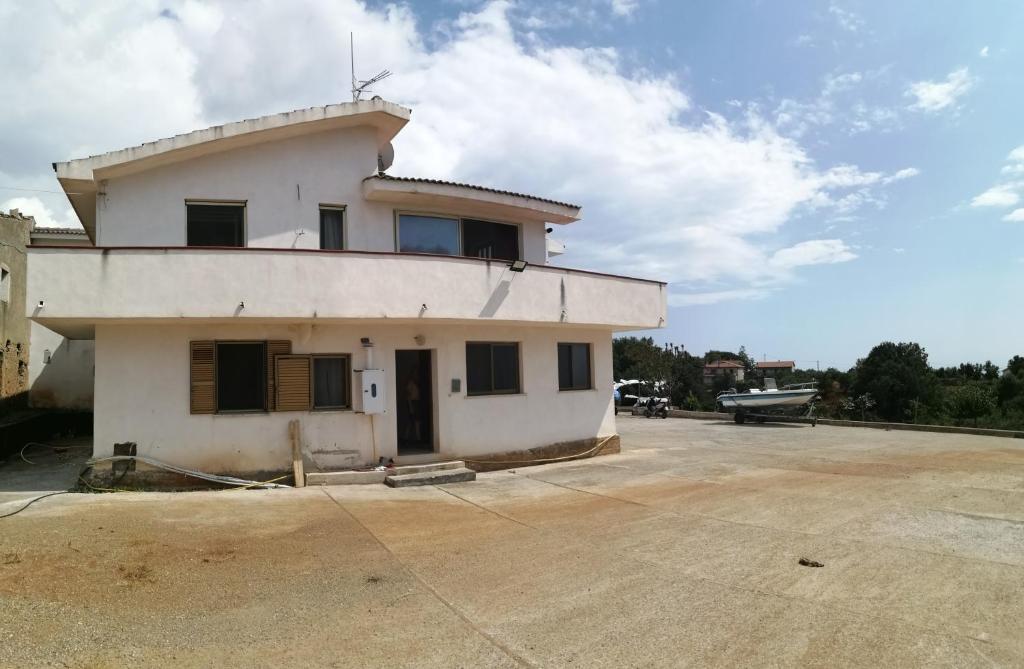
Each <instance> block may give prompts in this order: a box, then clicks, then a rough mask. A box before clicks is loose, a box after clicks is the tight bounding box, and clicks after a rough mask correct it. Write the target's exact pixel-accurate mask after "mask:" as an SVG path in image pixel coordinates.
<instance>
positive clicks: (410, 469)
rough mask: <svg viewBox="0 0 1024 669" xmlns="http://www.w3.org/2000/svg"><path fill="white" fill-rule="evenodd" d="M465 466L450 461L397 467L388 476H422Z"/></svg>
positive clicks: (455, 461) (456, 461) (462, 463)
mask: <svg viewBox="0 0 1024 669" xmlns="http://www.w3.org/2000/svg"><path fill="white" fill-rule="evenodd" d="M465 466H466V463H465V462H463V461H462V460H450V461H448V462H429V463H427V464H423V465H399V466H398V467H393V468H392V471H390V472H388V473H389V474H394V475H403V474H422V473H423V472H439V471H444V470H445V469H461V468H463V467H465Z"/></svg>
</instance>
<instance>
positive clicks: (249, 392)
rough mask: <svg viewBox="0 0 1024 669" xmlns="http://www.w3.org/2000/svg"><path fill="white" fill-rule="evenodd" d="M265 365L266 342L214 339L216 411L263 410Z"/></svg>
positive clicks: (264, 404)
mask: <svg viewBox="0 0 1024 669" xmlns="http://www.w3.org/2000/svg"><path fill="white" fill-rule="evenodd" d="M266 365H267V345H266V342H262V341H260V342H236V341H231V342H217V357H216V378H217V411H218V412H241V411H266V410H267V367H266Z"/></svg>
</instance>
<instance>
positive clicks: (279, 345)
mask: <svg viewBox="0 0 1024 669" xmlns="http://www.w3.org/2000/svg"><path fill="white" fill-rule="evenodd" d="M291 352H292V343H291V342H290V341H288V340H287V339H271V340H270V341H268V342H267V410H268V411H274V407H275V405H276V401H277V391H276V389H275V388H276V386H275V383H274V377H275V376H276V370H277V365H276V364H274V358H275V357H276V356H279V355H289V354H290V353H291Z"/></svg>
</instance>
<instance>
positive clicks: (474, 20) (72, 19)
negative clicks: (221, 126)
mask: <svg viewBox="0 0 1024 669" xmlns="http://www.w3.org/2000/svg"><path fill="white" fill-rule="evenodd" d="M0 19H3V21H4V23H5V24H7V25H17V26H19V30H18V31H14V32H13V33H12V34H10V35H9V36H8V39H9V40H10V41H11V44H9V46H8V48H7V49H5V50H4V52H3V53H2V54H0V84H2V85H3V86H4V89H5V90H7V91H18V95H17V96H16V97H17V104H9V105H6V106H5V107H4V109H2V110H0V186H5V187H8V189H7V190H0V207H3V208H9V207H11V206H18V207H20V208H21V209H22V210H24V211H29V212H31V213H34V214H36V215H37V217H38V218H39V219H40V220H42V221H44V222H47V223H51V224H57V225H60V224H73V222H74V221H73V218H72V217H71V215H70V213H69V211H68V209H67V206H66V203H65V202H64V200H63V198H62V196H60V195H59V194H54V193H46V192H41V191H47V190H53V189H56V183H55V182H54V180H53V178H52V172H51V171H50V170H49V164H50V162H52V161H55V160H64V159H67V158H71V157H76V156H81V155H86V154H89V153H96V152H99V151H105V150H111V149H117V148H121V147H123V146H128V145H131V144H135V143H139V142H143V141H149V140H152V139H156V138H159V137H165V136H168V135H171V134H175V133H178V132H185V131H188V130H192V129H195V128H198V127H204V126H207V125H211V124H215V123H221V122H225V121H231V120H237V119H240V118H248V117H252V116H256V115H260V114H266V113H273V112H277V111H283V110H289V109H294V108H299V107H304V106H312V105H323V104H328V103H331V102H335V101H344V100H345V99H346V98H347V97H348V93H347V88H348V82H347V79H348V67H349V63H348V44H347V36H348V33H349V32H350V31H353V32H355V33H356V40H357V44H356V46H357V68H358V69H359V70H360V72H361V73H362V74H363V75H364V76H365V75H368V74H372V73H373V72H375V71H377V70H379V69H382V68H384V67H387V68H389V69H391V70H393V71H394V72H395V76H393V77H392V78H390V79H388V80H387V81H385V82H384V83H382V84H380V85H379V86H378V87H377V88H376V92H377V93H378V94H380V95H382V96H383V97H385V98H388V99H391V100H394V101H396V102H399V103H402V104H406V105H408V106H410V107H412V109H413V121H412V123H411V124H410V125H409V127H408V128H407V129H406V130H405V131H403V133H402V134H401V135H400V136H399V138H398V140H397V141H396V161H395V166H394V167H393V168H392V170H391V171H392V172H393V173H395V174H399V175H410V176H432V177H439V178H455V179H462V180H467V181H472V182H478V183H482V184H487V185H494V186H500V187H507V188H514V189H518V190H525V191H527V192H534V193H537V194H538V195H545V196H549V197H557V198H562V199H569V200H573V201H578V202H580V203H581V204H583V206H584V214H585V220H583V221H582V222H580V223H578V224H574V225H572V226H569V227H568V228H565V229H561V228H560V229H558V231H557V236H558V237H560V238H562V239H564V240H565V241H566V243H567V245H568V249H569V252H568V253H567V254H566V255H565V256H564V257H562V258H560V259H559V262H560V263H562V264H565V265H567V266H576V267H585V268H590V269H597V270H602V271H610V272H618V273H624V274H631V275H638V276H647V277H652V278H660V279H664V280H667V281H669V282H670V302H671V305H672V306H671V307H670V310H669V325H668V327H667V328H666V329H665V330H663V331H659V332H657V333H653V334H654V336H655V338H656V339H657V340H659V341H672V342H674V343H676V344H683V345H685V346H686V347H687V349H689V350H690V351H691V352H695V353H702V352H703V351H705V350H707V349H712V348H714V349H737V348H739V346H740V345H745V346H746V348H747V350H748V352H750V353H751V354H752V355H754V356H756V357H758V358H760V357H761V356H762V355H766V356H767V357H768V358H770V359H771V358H787V359H796V360H797V361H799V363H800V364H801V365H803V366H813V365H814V364H815V363H816V362H820V364H821V365H822V366H823V367H824V366H828V365H834V366H838V367H842V368H846V367H849V366H850V365H852V364H853V363H854V362H855V360H856V359H857V358H858V357H860V356H863V355H864V354H866V353H867V351H868V350H869V349H870V347H871V346H872V345H874V344H876V343H878V342H880V341H882V340H886V339H892V340H914V341H918V342H920V343H921V344H923V345H924V346H925V348H926V349H927V350H928V351H929V353H930V355H931V360H932V362H933V364H937V365H938V364H954V363H959V362H962V361H983V360H986V359H991V360H993V361H994V362H996V363H997V364H1000V365H1002V364H1005V362H1006V360H1007V359H1008V358H1009V357H1010V356H1011V355H1014V354H1020V353H1024V343H1022V342H1024V339H1022V338H1021V337H1020V335H1019V333H1020V332H1021V331H1024V299H1022V298H1021V295H1020V293H1021V289H1020V286H1022V285H1024V203H1022V202H1021V199H1022V195H1024V148H1022V149H1020V151H1019V152H1018V153H1013V152H1014V151H1015V149H1017V148H1018V147H1022V146H1024V124H1022V123H1021V122H1020V119H1021V118H1024V116H1022V114H1021V111H1020V110H1021V109H1022V103H1024V81H1022V78H1024V75H1022V74H1021V73H1022V72H1024V53H1022V48H1024V47H1022V45H1021V40H1020V39H1019V31H1020V27H1021V26H1022V25H1024V5H1022V4H1021V3H1017V2H986V3H963V2H910V1H902V2H898V3H881V2H873V3H867V2H856V1H853V0H836V1H835V2H831V3H830V2H751V1H732V2H715V3H698V2H693V3H678V2H658V1H655V0H590V1H588V2H581V3H569V2H561V1H559V0H556V1H555V2H544V3H539V2H538V3H531V2H528V1H526V0H523V1H521V2H501V1H491V2H468V1H465V2H439V3H420V2H416V3H407V4H388V3H379V2H371V3H369V4H364V3H359V2H356V1H355V0H309V1H308V2H305V3H301V4H300V3H296V4H291V3H274V2H270V1H269V0H267V1H264V2H260V1H256V2H252V3H249V4H247V5H246V11H245V12H239V11H237V5H232V4H220V3H210V2H199V1H198V0H180V1H178V0H173V1H171V0H168V1H161V0H147V1H143V2H109V3H91V4H90V5H88V6H84V5H83V6H81V7H75V6H71V5H63V4H47V3H31V4H29V3H24V4H16V3H13V2H4V0H0ZM267 34H274V35H275V39H274V40H266V39H262V38H259V37H258V36H263V35H267ZM9 99H10V98H9ZM12 187H13V188H23V189H27V190H22V191H15V190H11V188H12ZM1018 219H1019V220H1018Z"/></svg>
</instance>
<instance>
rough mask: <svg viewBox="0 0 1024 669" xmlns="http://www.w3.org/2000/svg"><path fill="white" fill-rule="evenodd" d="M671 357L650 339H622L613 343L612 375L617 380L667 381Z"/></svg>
mask: <svg viewBox="0 0 1024 669" xmlns="http://www.w3.org/2000/svg"><path fill="white" fill-rule="evenodd" d="M669 361H670V355H669V354H668V352H667V351H665V350H664V349H662V348H661V347H660V346H657V345H655V343H654V340H653V339H652V338H650V337H640V338H638V337H620V338H619V339H615V340H614V341H613V342H612V374H613V376H614V377H615V378H616V379H640V380H642V381H665V380H666V379H668V375H669V370H670V364H669Z"/></svg>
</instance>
